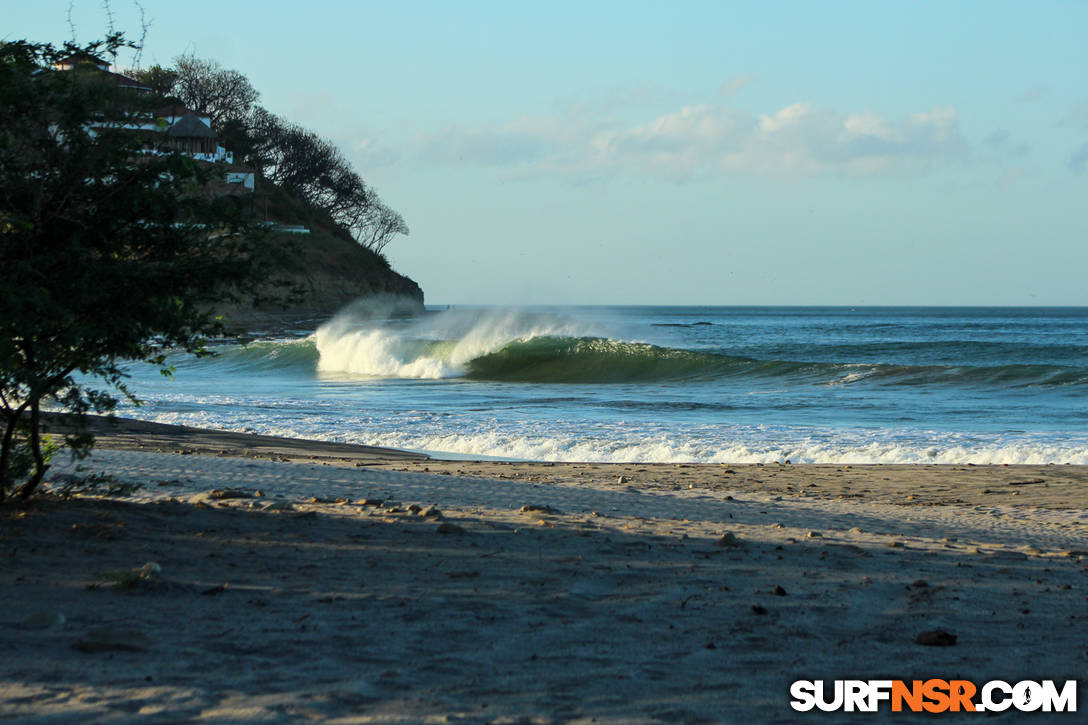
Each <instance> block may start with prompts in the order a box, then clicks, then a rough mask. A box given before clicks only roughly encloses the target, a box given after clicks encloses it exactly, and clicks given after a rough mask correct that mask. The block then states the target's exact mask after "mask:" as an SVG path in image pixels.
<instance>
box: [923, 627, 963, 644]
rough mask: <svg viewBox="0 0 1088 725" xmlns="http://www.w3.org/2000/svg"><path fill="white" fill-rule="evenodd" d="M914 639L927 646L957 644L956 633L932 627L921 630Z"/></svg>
mask: <svg viewBox="0 0 1088 725" xmlns="http://www.w3.org/2000/svg"><path fill="white" fill-rule="evenodd" d="M914 641H915V642H916V643H917V644H921V645H925V646H926V647H951V646H952V645H954V644H956V635H954V634H952V633H951V632H947V631H945V630H943V629H932V630H929V631H926V632H919V633H918V636H917V637H915V638H914Z"/></svg>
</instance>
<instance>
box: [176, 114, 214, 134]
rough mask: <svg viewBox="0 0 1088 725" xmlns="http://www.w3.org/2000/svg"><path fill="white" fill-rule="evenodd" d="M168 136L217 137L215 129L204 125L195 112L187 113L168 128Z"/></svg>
mask: <svg viewBox="0 0 1088 725" xmlns="http://www.w3.org/2000/svg"><path fill="white" fill-rule="evenodd" d="M166 135H167V136H174V137H180V138H217V136H216V135H215V131H213V130H211V129H210V128H208V127H207V126H205V125H204V122H203V121H201V120H200V119H199V118H197V116H196V114H194V113H186V114H185V115H184V116H182V117H181V119H180V120H179V121H178V122H177V123H175V124H174V125H173V126H171V127H170V128H168V129H166Z"/></svg>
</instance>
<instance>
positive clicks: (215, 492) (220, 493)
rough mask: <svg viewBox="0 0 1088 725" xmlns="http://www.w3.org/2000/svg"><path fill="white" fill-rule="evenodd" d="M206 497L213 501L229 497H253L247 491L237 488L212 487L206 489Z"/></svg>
mask: <svg viewBox="0 0 1088 725" xmlns="http://www.w3.org/2000/svg"><path fill="white" fill-rule="evenodd" d="M208 498H210V499H213V500H215V501H225V500H227V499H230V498H254V495H253V494H252V493H250V492H249V491H243V490H241V489H238V488H213V489H212V490H211V491H208Z"/></svg>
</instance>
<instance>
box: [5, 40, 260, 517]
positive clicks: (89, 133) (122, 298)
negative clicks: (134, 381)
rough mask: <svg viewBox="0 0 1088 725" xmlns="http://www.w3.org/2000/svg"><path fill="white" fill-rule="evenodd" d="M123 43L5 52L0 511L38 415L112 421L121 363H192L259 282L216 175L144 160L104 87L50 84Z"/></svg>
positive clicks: (143, 141)
mask: <svg viewBox="0 0 1088 725" xmlns="http://www.w3.org/2000/svg"><path fill="white" fill-rule="evenodd" d="M122 43H123V39H122V38H121V37H120V36H112V37H110V38H109V39H107V40H106V41H102V42H98V43H92V44H90V45H87V46H80V47H77V46H74V45H72V44H68V45H66V46H64V47H61V48H57V47H54V46H52V45H49V44H38V43H30V42H26V41H16V42H8V43H4V44H2V45H0V270H3V284H2V285H0V411H2V415H0V434H2V439H0V443H2V445H0V499H2V498H4V497H5V496H7V495H9V494H11V493H12V492H14V493H16V494H18V495H22V496H26V495H29V494H31V493H33V491H34V490H35V488H36V487H37V486H38V484H39V482H40V481H41V480H42V476H43V475H44V474H45V471H46V469H47V467H48V465H47V462H46V460H45V455H44V453H43V440H42V436H41V412H42V409H43V407H53V408H60V409H63V410H65V411H68V412H69V413H71V414H72V415H74V416H75V419H76V420H77V421H81V420H82V419H83V416H84V414H86V413H88V412H92V411H93V412H108V411H110V410H111V409H112V408H113V406H114V405H115V403H116V396H117V395H118V394H120V395H128V391H127V390H126V388H125V378H126V374H125V365H126V364H128V362H129V361H146V362H150V363H152V364H155V365H158V366H160V367H161V368H162V369H163V370H164V371H167V372H168V371H169V367H168V365H167V363H166V357H165V355H166V353H167V351H169V350H172V349H183V350H187V351H190V352H196V353H198V354H200V353H202V352H203V347H202V341H203V340H204V339H205V337H206V336H207V335H212V334H216V333H217V332H219V331H220V329H221V325H220V322H219V320H217V319H216V318H215V317H214V316H213V313H212V312H210V310H211V308H212V305H214V304H216V303H218V302H221V301H224V300H227V299H232V300H237V299H238V298H239V297H240V296H244V295H246V294H247V293H249V292H251V291H252V290H254V289H256V285H257V284H258V283H260V282H267V281H268V280H267V279H266V278H265V274H266V268H265V261H264V258H263V256H262V254H261V246H260V245H259V238H258V236H257V235H255V234H254V233H252V230H249V233H246V234H242V233H240V232H242V231H246V230H245V227H244V223H243V221H242V220H241V219H240V218H239V212H238V209H237V208H236V207H235V205H234V203H233V202H232V200H231V199H230V197H228V196H224V195H221V194H218V193H216V191H215V182H216V180H217V179H220V178H221V176H222V169H221V168H217V167H214V166H212V165H209V164H203V163H200V162H197V161H194V160H192V159H191V158H188V157H186V156H183V155H181V154H178V153H174V152H170V151H169V150H167V149H154V148H152V147H153V145H154V141H153V135H152V138H149V136H148V134H147V132H140V131H138V130H136V122H138V121H141V120H146V115H143V109H141V108H140V101H139V99H138V98H137V97H135V96H132V95H129V94H128V93H127V92H125V91H124V90H123V89H121V88H119V87H118V86H117V85H116V84H115V83H111V82H109V81H108V80H102V79H100V78H99V77H98V76H97V75H96V74H93V73H75V72H60V71H52V70H49V68H50V67H51V66H52V64H53V63H54V62H55V61H56V60H58V59H59V58H61V57H63V56H65V55H68V54H71V53H73V52H76V51H81V52H86V53H91V54H102V53H104V52H105V53H110V52H114V53H115V52H116V49H117V47H119V46H120V45H121V44H122ZM68 439H69V440H68V442H69V444H70V445H72V446H73V450H74V451H75V452H76V453H83V452H85V451H86V450H87V448H88V446H89V445H90V443H91V440H90V438H89V436H86V435H79V434H78V433H77V434H73V435H70V436H68ZM27 456H29V458H30V460H31V461H32V462H33V465H31V466H29V471H26V472H25V475H23V476H18V475H16V474H18V471H17V470H16V469H17V468H19V467H18V466H16V465H15V463H16V462H17V461H18V460H19V459H20V458H22V459H23V460H26V457H27Z"/></svg>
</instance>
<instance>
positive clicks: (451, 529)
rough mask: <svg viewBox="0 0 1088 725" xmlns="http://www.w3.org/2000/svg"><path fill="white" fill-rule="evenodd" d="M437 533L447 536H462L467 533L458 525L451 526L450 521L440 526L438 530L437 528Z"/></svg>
mask: <svg viewBox="0 0 1088 725" xmlns="http://www.w3.org/2000/svg"><path fill="white" fill-rule="evenodd" d="M435 531H436V532H437V533H439V534H445V535H447V536H449V535H451V534H453V535H457V536H460V535H461V534H463V533H465V530H464V528H462V527H460V526H458V525H457V524H451V523H449V522H448V521H446V522H443V523H441V524H439V525H438V528H436V529H435Z"/></svg>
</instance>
